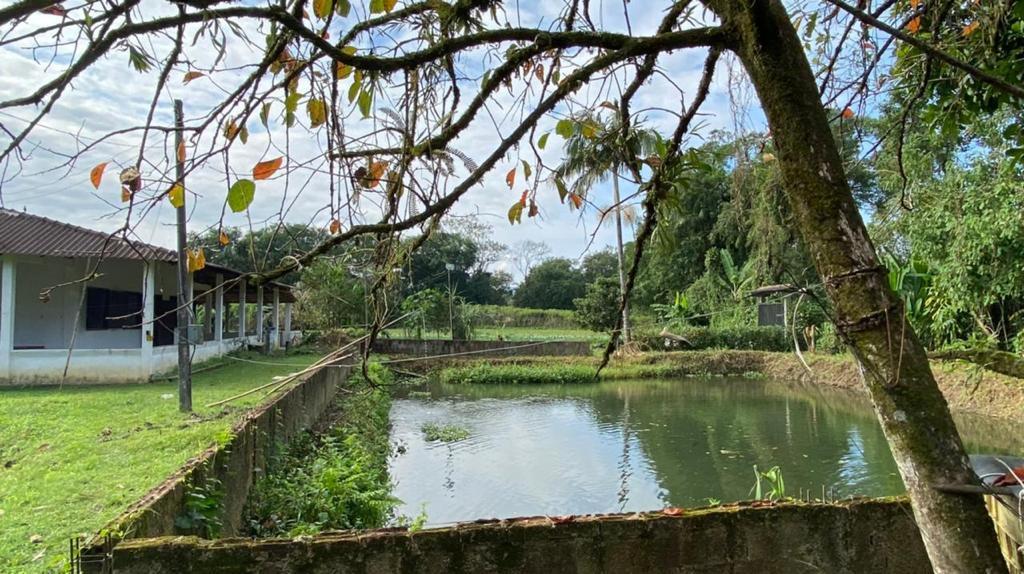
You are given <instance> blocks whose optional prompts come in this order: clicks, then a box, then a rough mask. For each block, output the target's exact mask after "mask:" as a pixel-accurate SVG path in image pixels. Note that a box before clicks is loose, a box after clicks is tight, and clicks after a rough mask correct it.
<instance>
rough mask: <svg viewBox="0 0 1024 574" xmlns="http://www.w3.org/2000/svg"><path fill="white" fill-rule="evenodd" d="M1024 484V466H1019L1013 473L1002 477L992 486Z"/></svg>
mask: <svg viewBox="0 0 1024 574" xmlns="http://www.w3.org/2000/svg"><path fill="white" fill-rule="evenodd" d="M1022 482H1024V466H1018V467H1017V468H1015V469H1013V471H1012V472H1008V473H1006V474H1004V475H1003V476H1000V477H999V478H997V479H996V481H995V482H993V483H992V486H1020V484H1021V483H1022Z"/></svg>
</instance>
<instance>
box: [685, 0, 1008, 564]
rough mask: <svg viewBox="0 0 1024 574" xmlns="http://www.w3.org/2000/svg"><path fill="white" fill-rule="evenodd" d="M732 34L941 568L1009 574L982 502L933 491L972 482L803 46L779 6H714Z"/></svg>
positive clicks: (751, 0) (752, 0)
mask: <svg viewBox="0 0 1024 574" xmlns="http://www.w3.org/2000/svg"><path fill="white" fill-rule="evenodd" d="M705 3H706V4H707V5H708V6H709V7H711V8H712V10H714V11H715V12H716V13H717V14H718V15H719V16H720V17H721V18H722V20H723V22H724V23H725V24H726V25H728V26H729V27H731V28H732V29H733V33H734V37H735V40H734V41H735V43H734V45H733V46H732V50H733V51H734V52H735V53H736V54H737V55H738V56H739V58H740V60H741V61H742V62H743V65H744V67H745V69H746V71H747V73H748V74H749V75H750V78H751V81H752V82H753V85H754V87H755V89H756V91H757V93H758V96H759V98H760V100H761V104H762V107H763V108H764V112H765V114H766V116H767V118H768V124H769V127H770V128H771V133H772V138H773V140H774V143H775V146H776V155H777V157H778V161H779V162H780V167H781V169H782V175H783V179H784V183H785V186H786V193H787V195H788V197H789V201H790V204H791V205H792V208H793V212H794V214H795V216H796V221H797V225H798V227H799V228H800V232H801V234H802V235H803V238H804V241H805V243H806V245H807V247H808V249H809V251H810V253H811V256H812V257H813V259H814V262H815V265H816V267H817V270H818V273H819V275H820V276H821V278H822V281H823V282H824V285H825V289H826V291H827V293H828V296H829V298H830V299H831V301H832V304H833V306H834V308H835V316H836V323H837V324H836V327H837V330H838V332H839V333H841V334H842V335H844V337H845V339H846V340H847V342H848V343H849V346H850V349H851V351H852V352H853V354H854V356H855V357H856V358H857V360H858V361H859V364H860V367H861V372H862V374H863V376H864V382H865V384H866V386H867V388H868V391H869V392H870V395H871V398H872V400H873V402H874V405H875V412H876V413H877V415H878V418H879V420H880V421H881V424H882V428H883V429H884V431H885V435H886V438H887V440H888V442H889V446H890V448H891V450H892V453H893V456H894V457H895V459H896V463H897V465H898V467H899V470H900V474H901V475H902V476H903V481H904V483H905V484H906V486H907V490H908V492H909V494H910V498H911V501H912V503H913V508H914V515H915V517H916V519H917V523H918V526H919V527H920V530H921V536H922V538H923V540H924V543H925V547H926V548H927V550H928V555H929V557H930V558H931V561H932V567H933V568H934V570H935V571H936V572H941V573H966V572H972V573H973V572H977V573H981V572H1005V571H1006V565H1005V563H1004V562H1003V559H1002V556H1001V554H1000V551H999V547H998V545H997V543H996V538H995V535H994V530H993V525H992V521H991V520H990V519H989V517H988V515H987V513H986V512H985V508H984V506H983V504H982V500H981V497H978V496H960V495H950V494H943V493H940V492H938V491H936V490H935V489H934V488H933V485H936V484H943V483H945V484H949V483H964V484H966V483H974V482H976V479H975V476H974V473H973V472H972V471H971V468H970V466H969V463H968V459H967V456H966V454H965V452H964V448H963V444H962V443H961V441H960V435H959V434H958V433H957V429H956V427H955V426H954V424H953V419H952V417H951V415H950V412H949V408H948V406H947V404H946V401H945V399H944V398H943V396H942V393H941V392H940V391H939V388H938V385H937V384H936V382H935V378H934V376H933V375H932V372H931V368H930V366H929V364H928V357H927V354H926V353H925V350H924V348H923V347H922V346H921V344H920V342H919V341H918V339H917V337H916V335H915V334H914V332H913V330H912V329H911V327H910V325H909V324H908V323H907V322H906V320H905V318H904V313H903V307H902V305H901V302H900V299H899V297H897V296H896V295H895V294H893V293H892V292H891V291H890V289H889V287H888V282H887V280H886V271H885V268H884V267H883V266H882V265H881V264H880V263H879V260H878V257H877V255H876V253H875V248H874V246H873V244H872V243H871V240H870V239H869V237H868V234H867V230H866V228H865V226H864V222H863V220H862V219H861V216H860V212H859V211H858V209H857V206H856V204H855V203H854V201H853V195H852V193H851V191H850V188H849V184H848V183H847V180H846V175H845V173H844V171H843V165H842V161H841V159H840V155H839V152H838V149H837V147H836V144H835V140H834V139H833V136H832V133H831V131H830V129H829V124H828V118H827V115H826V110H825V109H824V107H823V106H822V104H821V100H820V97H819V94H818V87H817V85H816V83H815V80H814V75H813V72H812V70H811V67H810V64H809V63H808V61H807V57H806V55H805V54H804V49H803V47H802V46H801V43H800V40H799V37H798V35H797V32H796V30H795V29H794V27H793V24H792V22H791V21H790V19H789V16H788V14H787V13H786V10H785V8H784V7H783V5H782V3H781V2H780V1H778V0H742V1H740V0H705Z"/></svg>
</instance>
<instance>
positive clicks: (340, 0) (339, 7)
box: [334, 0, 352, 18]
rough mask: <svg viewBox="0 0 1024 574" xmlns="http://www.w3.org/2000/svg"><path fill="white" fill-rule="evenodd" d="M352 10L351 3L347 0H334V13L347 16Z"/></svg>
mask: <svg viewBox="0 0 1024 574" xmlns="http://www.w3.org/2000/svg"><path fill="white" fill-rule="evenodd" d="M351 12H352V4H351V3H350V2H349V0H334V13H335V14H337V15H338V16H341V17H342V18H348V15H349V13H351Z"/></svg>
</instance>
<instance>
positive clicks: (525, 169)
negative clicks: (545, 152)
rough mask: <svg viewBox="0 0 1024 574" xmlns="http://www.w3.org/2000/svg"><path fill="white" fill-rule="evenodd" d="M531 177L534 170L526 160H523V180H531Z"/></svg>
mask: <svg viewBox="0 0 1024 574" xmlns="http://www.w3.org/2000/svg"><path fill="white" fill-rule="evenodd" d="M531 175H533V170H532V169H531V168H530V164H529V163H527V162H526V160H525V159H524V160H523V179H524V180H527V179H530V176H531ZM527 183H529V182H527Z"/></svg>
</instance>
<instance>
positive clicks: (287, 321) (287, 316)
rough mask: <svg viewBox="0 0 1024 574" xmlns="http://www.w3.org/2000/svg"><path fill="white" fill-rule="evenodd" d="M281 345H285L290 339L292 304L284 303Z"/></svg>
mask: <svg viewBox="0 0 1024 574" xmlns="http://www.w3.org/2000/svg"><path fill="white" fill-rule="evenodd" d="M281 340H282V341H283V345H285V346H287V345H288V343H289V342H291V340H292V304H291V303H285V304H284V332H283V334H282V339H281Z"/></svg>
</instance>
